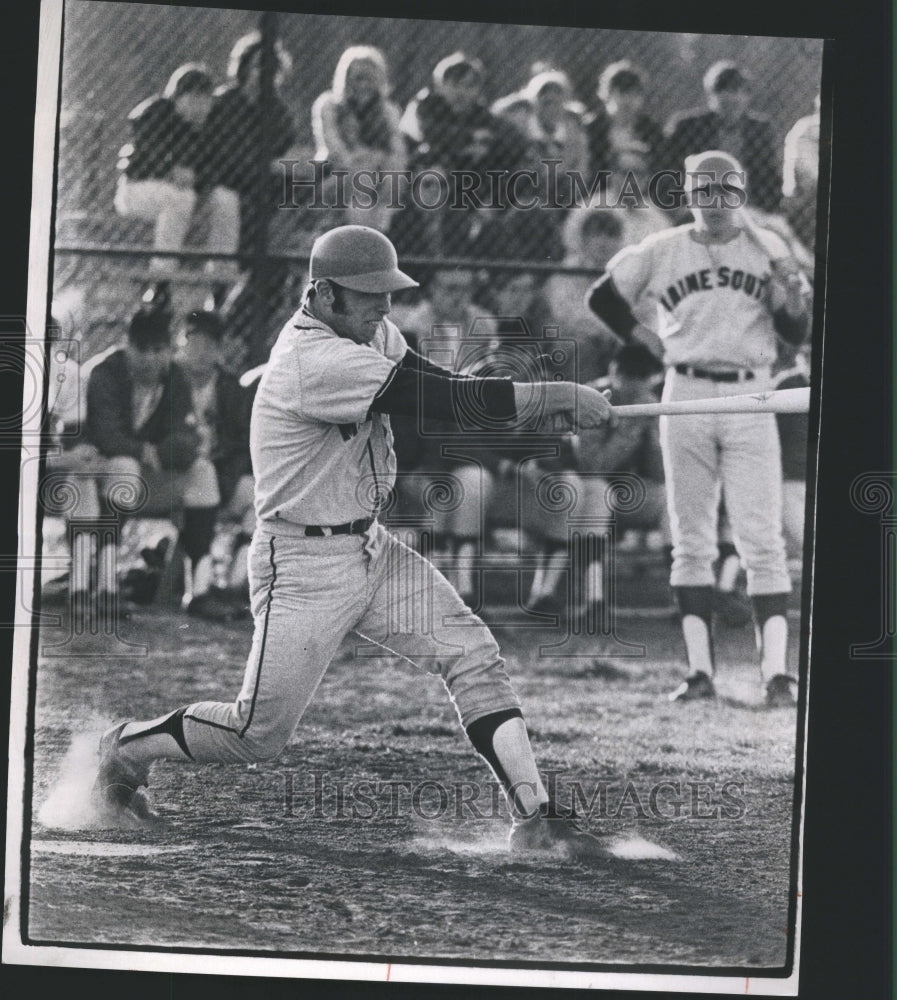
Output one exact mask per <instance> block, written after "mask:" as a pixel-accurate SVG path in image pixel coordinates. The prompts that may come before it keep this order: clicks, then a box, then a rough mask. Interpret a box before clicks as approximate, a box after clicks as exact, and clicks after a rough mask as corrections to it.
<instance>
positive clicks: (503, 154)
mask: <svg viewBox="0 0 897 1000" xmlns="http://www.w3.org/2000/svg"><path fill="white" fill-rule="evenodd" d="M483 77H484V69H483V65H482V63H481V62H480V61H479V60H478V59H471V58H468V57H467V56H465V55H464V54H463V53H461V52H455V53H454V54H452V55H450V56H447V57H446V58H445V59H443V60H441V61H440V62H439V63H438V64H437V65H436V68H435V69H434V70H433V83H432V86H431V87H429V88H424V89H423V90H421V91H420V92H419V93H418V94H417V95H416V96H415V97H414V99H413V100H412V101H411V102H410V103H409V105H408V107H407V108H406V109H405V113H404V115H403V116H402V122H401V125H402V130H403V131H404V133H405V135H406V136H407V137H408V141H409V143H410V144H411V147H412V157H411V158H412V164H413V166H414V168H415V169H418V170H419V169H420V168H427V169H430V170H434V171H437V172H439V173H441V174H442V175H443V176H444V177H445V178H446V180H447V182H448V185H449V199H448V205H449V206H451V205H452V202H453V201H454V200H455V199H456V198H457V199H458V200H459V203H460V205H461V207H459V208H451V207H448V208H446V209H444V210H442V211H441V212H440V213H439V214H440V216H441V220H440V221H441V239H442V241H443V251H444V252H445V253H448V254H451V255H464V254H468V255H469V254H470V253H472V252H473V248H474V244H475V242H476V239H477V237H478V235H479V232H480V229H481V228H482V226H483V224H484V222H485V216H486V215H487V214H488V215H493V214H495V212H498V211H500V209H501V208H502V207H505V206H506V204H507V202H506V194H507V192H506V190H505V186H504V181H503V178H504V177H505V176H506V172H508V171H513V170H514V169H515V168H517V167H519V166H521V165H522V164H523V163H524V160H525V158H526V151H527V143H526V138H525V137H524V136H523V134H522V133H521V132H520V131H519V130H518V129H517V128H515V127H514V126H513V125H512V124H510V123H509V122H506V121H503V120H502V119H500V118H498V117H497V116H496V115H493V114H492V113H491V112H490V111H489V109H488V108H487V107H486V105H485V103H484V101H483V98H482V87H483ZM490 171H494V172H497V173H495V174H493V175H491V176H490V173H489V172H490ZM462 172H466V173H467V174H468V175H470V174H473V175H474V177H475V178H476V181H477V183H478V184H479V187H478V189H477V191H476V192H475V194H474V196H471V195H465V196H462V195H461V194H460V192H461V190H462V188H461V182H462ZM480 203H481V204H490V205H494V206H498V207H496V208H493V209H488V210H484V209H481V208H479V204H480Z"/></svg>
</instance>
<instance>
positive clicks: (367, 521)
mask: <svg viewBox="0 0 897 1000" xmlns="http://www.w3.org/2000/svg"><path fill="white" fill-rule="evenodd" d="M373 523H374V518H372V517H360V518H358V520H357V521H347V522H346V523H345V524H306V526H305V535H306V537H307V538H325V537H326V536H327V535H363V534H364V533H365V532H366V531H367V530H368V528H370V526H371V525H372V524H373Z"/></svg>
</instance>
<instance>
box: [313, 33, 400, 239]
mask: <svg viewBox="0 0 897 1000" xmlns="http://www.w3.org/2000/svg"><path fill="white" fill-rule="evenodd" d="M388 95H389V80H388V75H387V67H386V59H385V58H384V57H383V53H382V52H381V51H380V50H379V49H375V48H373V47H372V46H370V45H354V46H352V47H351V48H348V49H346V51H345V52H344V53H343V54H342V55H341V56H340V58H339V62H337V64H336V71H335V72H334V74H333V85H332V87H331V89H330V90H326V91H324V93H323V94H320V95H319V96H318V98H317V99H316V100H315V103H314V104H313V105H312V109H311V120H312V131H313V132H314V136H315V143H316V145H317V149H316V152H315V159H316V160H320V161H325V162H326V163H327V164H328V166H329V168H330V169H331V170H332V169H340V170H348V171H349V172H350V177H349V178H348V181H349V188H348V189H349V190H352V177H353V176H354V175H356V174H357V173H358V172H359V171H372V172H374V173H377V172H379V171H384V170H404V169H405V163H406V160H407V155H408V154H407V148H406V145H405V138H404V136H403V135H402V130H401V128H400V127H399V121H400V119H401V111H400V110H399V107H398V105H396V104H394V103H393V102H392V101H391V100H389V96H388ZM367 180H368V182H369V186H371V187H373V188H374V190H375V192H376V194H375V195H374V196H371V198H370V201H371V202H372V204H370V206H368V205H367V204H366V202H367V201H368V200H369V199H368V198H367V196H365V197H364V198H359V201H362V202H364V203H365V204H363V205H355V204H353V203H352V200H351V199H347V200H348V201H349V208H348V209H347V210H346V221H347V222H350V223H359V224H361V223H363V224H364V225H368V226H373V227H374V228H375V229H379V230H380V231H381V232H384V233H385V232H387V231H388V230H389V226H390V223H391V221H392V216H393V214H394V207H390V201H391V191H390V187H389V184H388V183H386V182H383V183H379V184H377V183H374V181H373V179H371V178H368V179H367Z"/></svg>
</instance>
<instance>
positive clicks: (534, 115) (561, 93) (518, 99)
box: [492, 70, 589, 201]
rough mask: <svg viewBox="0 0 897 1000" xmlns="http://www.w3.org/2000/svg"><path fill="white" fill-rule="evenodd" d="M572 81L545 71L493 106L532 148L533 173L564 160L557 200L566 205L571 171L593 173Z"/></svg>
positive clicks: (557, 174) (557, 171)
mask: <svg viewBox="0 0 897 1000" xmlns="http://www.w3.org/2000/svg"><path fill="white" fill-rule="evenodd" d="M571 98H572V91H571V86H570V81H569V79H568V78H567V76H566V74H564V73H560V72H558V71H556V70H543V71H542V72H539V73H536V74H534V76H533V77H532V79H531V80H530V81H529V83H528V84H527V85H526V86H525V87H524V88H523V90H522V91H519V92H517V93H515V94H509V95H508V96H507V97H503V98H500V99H499V100H497V101H496V102H495V103H494V104H493V105H492V112H493V114H496V115H499V116H500V117H504V118H506V119H507V120H508V121H510V122H511V123H512V124H513V125H515V126H516V127H517V128H519V129H520V131H521V132H522V133H523V134H524V135H525V136H526V138H527V140H528V141H529V144H530V156H529V158H530V162H529V164H528V165H529V166H530V168H531V169H534V170H540V172H541V173H542V174H543V190H544V184H545V180H544V178H545V177H546V176H547V173H546V171H547V168H545V167H542V166H540V163H541V161H544V160H560V161H561V162H560V164H558V165H557V167H556V176H557V197H558V199H559V200H562V201H566V199H567V192H568V191H569V190H570V186H571V182H570V180H569V178H567V176H566V175H567V173H568V172H569V171H574V172H577V173H579V174H581V175H582V176H583V177H585V175H586V173H587V172H588V169H589V150H588V143H587V141H586V133H585V130H584V129H583V124H582V118H581V116H580V115H579V113H578V112H577V111H576V110H574V108H573V106H572V103H571Z"/></svg>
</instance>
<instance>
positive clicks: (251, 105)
mask: <svg viewBox="0 0 897 1000" xmlns="http://www.w3.org/2000/svg"><path fill="white" fill-rule="evenodd" d="M266 119H267V129H268V131H267V137H268V139H269V142H270V149H269V150H268V153H269V154H270V156H269V155H267V154H265V162H266V164H267V163H268V161H269V160H273V159H274V158H275V157H277V156H280V155H281V154H283V153H285V152H286V151H287V150H288V149H289V148H290V146H291V145H292V144H293V142H294V127H293V121H292V118H291V117H290V113H289V111H287V109H286V106H285V105H284V104H283V102H282V101H281V100H279V99H278V98H274V100H273V101H272V103H271V104H270V105H266V106H265V107H264V108H263V107H262V106H261V105H259V104H257V103H255V102H253V101H251V100H249V98H248V97H247V96H246V95H245V94H244V92H243V91H242V90H241V89H240V88H239V87H238V86H236V84H229V85H226V86H224V87H219V88H218V89H217V90H216V91H215V97H214V101H213V104H212V110H211V112H210V113H209V117H208V118H207V119H206V122H205V125H204V126H203V131H204V132H205V134H206V142H207V144H208V147H209V149H210V150H211V152H212V156H213V157H214V159H215V163H216V170H217V177H218V183H219V184H221V185H223V186H224V187H228V188H232V189H233V190H234V191H237V192H239V193H240V194H241V195H242V196H244V197H246V196H251V195H252V194H253V193H254V191H255V185H256V183H257V178H258V176H259V162H260V160H259V158H260V156H262V155H263V141H264V139H265V135H266V133H265V120H266ZM266 169H267V168H266ZM272 191H273V189H272ZM276 204H277V202H276V201H274V202H273V204H272V205H271V208H272V209H273V208H274V207H275V206H276Z"/></svg>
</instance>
